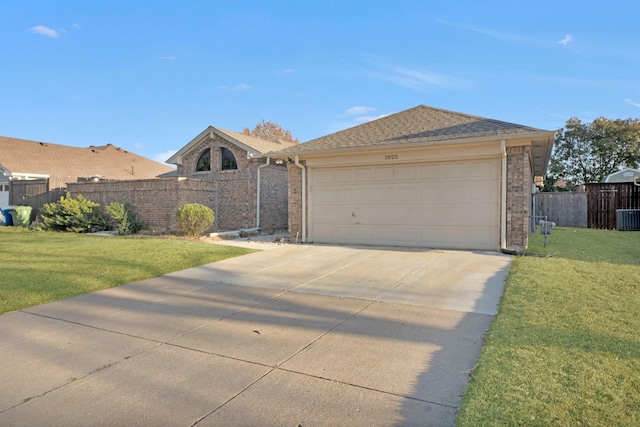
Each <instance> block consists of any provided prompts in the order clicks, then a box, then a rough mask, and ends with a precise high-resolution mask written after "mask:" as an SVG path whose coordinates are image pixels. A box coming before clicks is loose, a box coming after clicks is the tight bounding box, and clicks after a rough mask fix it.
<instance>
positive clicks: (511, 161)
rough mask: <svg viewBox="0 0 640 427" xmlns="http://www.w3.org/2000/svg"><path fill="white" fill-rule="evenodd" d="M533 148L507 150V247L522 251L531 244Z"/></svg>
mask: <svg viewBox="0 0 640 427" xmlns="http://www.w3.org/2000/svg"><path fill="white" fill-rule="evenodd" d="M530 155H531V147H529V146H519V147H508V148H507V247H509V248H512V249H515V250H521V249H523V248H526V247H527V245H528V244H529V221H530V215H531V200H532V199H531V197H532V196H531V191H532V183H533V181H532V179H533V177H532V172H531V161H530Z"/></svg>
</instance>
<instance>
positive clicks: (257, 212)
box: [256, 157, 271, 228]
mask: <svg viewBox="0 0 640 427" xmlns="http://www.w3.org/2000/svg"><path fill="white" fill-rule="evenodd" d="M269 163H271V157H267V163H265V164H264V165H260V166H258V185H257V187H258V194H257V195H256V228H260V169H262V168H263V167H265V166H269Z"/></svg>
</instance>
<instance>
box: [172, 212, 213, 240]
mask: <svg viewBox="0 0 640 427" xmlns="http://www.w3.org/2000/svg"><path fill="white" fill-rule="evenodd" d="M214 218H215V216H214V214H213V210H212V209H211V208H208V207H206V206H204V205H201V204H198V203H187V204H186V205H182V206H180V207H179V208H178V212H177V213H176V225H177V226H178V228H179V229H180V230H181V231H182V232H183V233H184V234H186V235H187V236H189V237H191V238H193V239H197V238H199V237H200V235H201V234H202V233H204V232H205V231H206V230H207V229H208V228H209V227H211V226H212V225H213V221H214Z"/></svg>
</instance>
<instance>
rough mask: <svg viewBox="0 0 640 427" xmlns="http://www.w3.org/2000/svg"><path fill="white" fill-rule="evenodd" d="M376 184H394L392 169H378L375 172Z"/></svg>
mask: <svg viewBox="0 0 640 427" xmlns="http://www.w3.org/2000/svg"><path fill="white" fill-rule="evenodd" d="M373 174H374V180H375V182H393V168H392V167H378V168H375V169H374V171H373Z"/></svg>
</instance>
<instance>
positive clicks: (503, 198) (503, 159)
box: [500, 139, 515, 254]
mask: <svg viewBox="0 0 640 427" xmlns="http://www.w3.org/2000/svg"><path fill="white" fill-rule="evenodd" d="M500 250H501V251H502V252H504V253H508V254H515V252H514V251H511V250H509V249H507V143H506V141H505V140H504V139H502V140H500Z"/></svg>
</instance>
